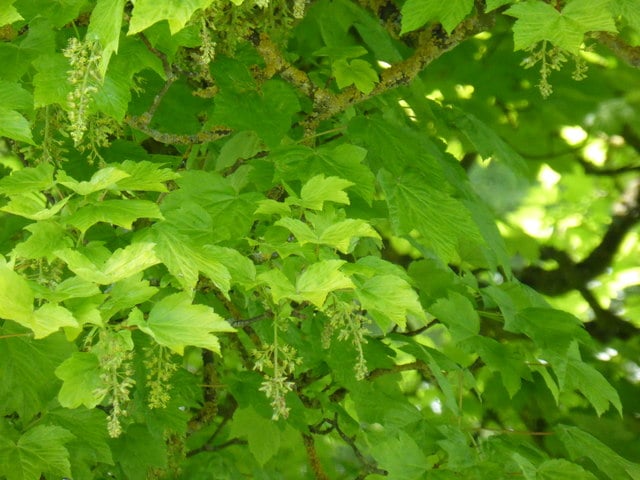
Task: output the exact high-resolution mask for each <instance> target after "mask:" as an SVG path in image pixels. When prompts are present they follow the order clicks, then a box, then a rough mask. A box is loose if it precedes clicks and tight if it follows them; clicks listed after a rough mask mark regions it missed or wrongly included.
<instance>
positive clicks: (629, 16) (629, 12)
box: [611, 0, 640, 32]
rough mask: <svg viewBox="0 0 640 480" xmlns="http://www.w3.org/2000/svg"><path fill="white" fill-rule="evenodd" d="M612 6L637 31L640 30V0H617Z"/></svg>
mask: <svg viewBox="0 0 640 480" xmlns="http://www.w3.org/2000/svg"><path fill="white" fill-rule="evenodd" d="M611 8H612V10H613V12H614V13H615V14H616V15H620V16H621V17H622V20H623V21H624V22H626V23H627V24H628V25H629V26H630V27H631V28H633V29H634V30H635V31H636V32H640V0H616V1H615V2H611Z"/></svg>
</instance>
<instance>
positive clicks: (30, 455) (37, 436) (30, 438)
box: [0, 425, 75, 480]
mask: <svg viewBox="0 0 640 480" xmlns="http://www.w3.org/2000/svg"><path fill="white" fill-rule="evenodd" d="M74 438H75V437H74V436H73V435H72V434H71V433H70V432H69V431H68V430H66V429H64V428H62V427H56V426H46V425H38V426H36V427H33V428H31V429H29V430H27V431H26V432H25V433H24V434H23V435H22V436H21V437H20V439H19V440H18V441H17V442H16V443H14V442H12V441H11V440H9V439H0V473H3V474H4V475H5V476H6V478H7V480H39V479H40V478H41V475H42V474H43V473H49V474H50V475H52V476H57V477H70V476H71V465H70V463H69V452H68V451H67V449H66V448H65V447H64V444H65V443H68V442H70V441H71V440H73V439H74Z"/></svg>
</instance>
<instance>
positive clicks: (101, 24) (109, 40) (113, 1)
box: [87, 0, 125, 77]
mask: <svg viewBox="0 0 640 480" xmlns="http://www.w3.org/2000/svg"><path fill="white" fill-rule="evenodd" d="M124 4H125V0H98V3H96V6H95V7H94V9H93V12H91V19H90V20H89V28H88V30H87V37H88V38H95V39H97V40H99V42H100V46H101V48H102V58H101V59H100V69H99V70H100V75H101V76H102V77H104V76H105V74H106V72H107V67H108V66H109V60H110V59H111V55H113V54H114V53H117V52H118V43H119V39H120V28H121V26H122V14H123V10H124Z"/></svg>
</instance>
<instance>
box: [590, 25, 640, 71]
mask: <svg viewBox="0 0 640 480" xmlns="http://www.w3.org/2000/svg"><path fill="white" fill-rule="evenodd" d="M597 38H598V40H599V41H600V43H602V44H603V45H604V46H606V47H607V48H609V49H610V50H611V51H612V52H613V53H615V54H616V55H617V56H618V57H620V58H621V59H622V60H624V61H625V62H627V63H628V64H629V65H631V66H632V67H636V68H640V47H632V46H631V45H629V44H628V43H626V42H625V41H624V40H622V39H621V38H620V37H619V36H618V35H613V34H611V33H605V32H601V33H599V34H598V36H597Z"/></svg>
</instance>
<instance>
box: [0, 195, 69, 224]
mask: <svg viewBox="0 0 640 480" xmlns="http://www.w3.org/2000/svg"><path fill="white" fill-rule="evenodd" d="M69 198H70V197H65V198H63V199H62V200H60V201H59V202H57V203H55V204H54V205H53V206H52V207H51V208H47V206H48V201H49V200H48V198H47V197H46V196H44V195H43V194H41V193H39V192H31V193H22V194H18V195H13V196H11V200H10V201H9V203H8V204H6V205H5V206H4V207H2V208H0V210H2V211H3V212H7V213H11V214H13V215H19V216H21V217H25V218H29V219H31V220H46V219H48V218H51V217H53V216H54V215H56V214H57V213H58V212H59V211H60V210H62V207H64V206H65V205H66V204H67V201H68V200H69Z"/></svg>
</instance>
